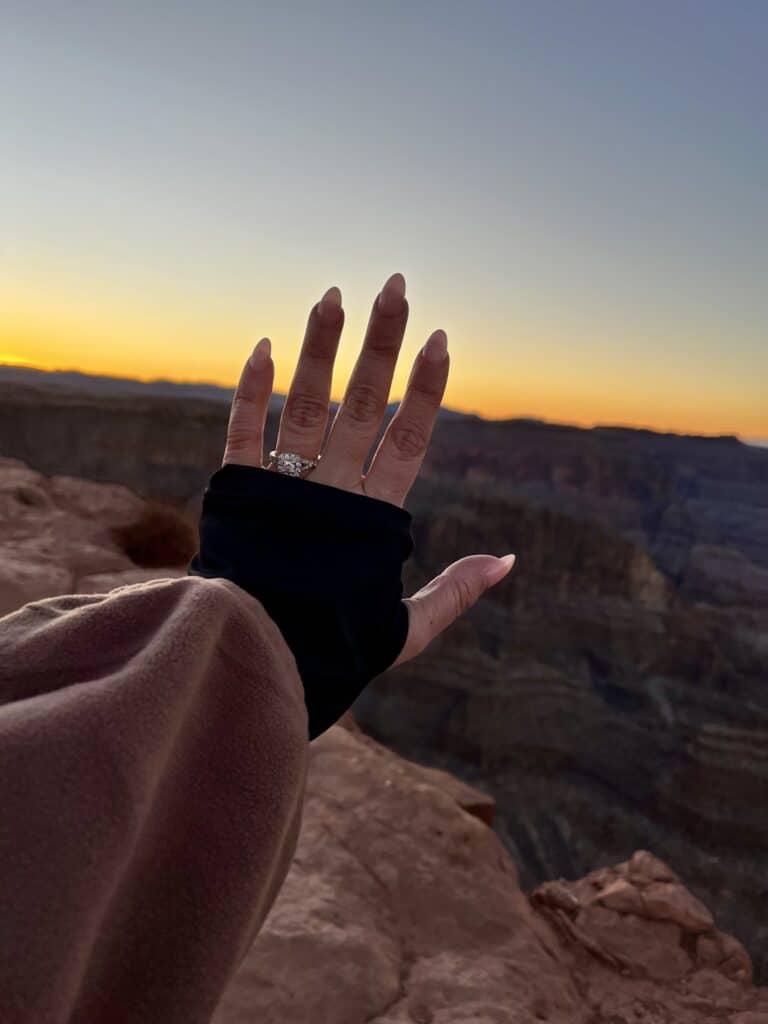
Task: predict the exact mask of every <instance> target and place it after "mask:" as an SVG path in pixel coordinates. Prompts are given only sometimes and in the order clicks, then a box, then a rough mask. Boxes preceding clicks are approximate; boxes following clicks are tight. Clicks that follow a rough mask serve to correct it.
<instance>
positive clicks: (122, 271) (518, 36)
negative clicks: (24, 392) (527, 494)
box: [0, 0, 768, 436]
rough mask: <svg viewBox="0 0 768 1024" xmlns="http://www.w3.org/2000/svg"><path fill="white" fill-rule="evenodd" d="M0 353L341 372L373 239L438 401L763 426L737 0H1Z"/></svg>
mask: <svg viewBox="0 0 768 1024" xmlns="http://www.w3.org/2000/svg"><path fill="white" fill-rule="evenodd" d="M4 10H5V14H4V17H3V21H4V29H5V30H4V32H3V35H2V39H1V40H0V95H1V96H2V99H1V100H0V131H1V132H2V138H3V148H4V150H5V151H6V157H5V158H4V159H3V160H2V162H1V163H0V213H2V218H3V225H4V231H3V239H2V242H0V272H2V281H3V283H2V284H0V359H2V358H3V356H5V357H6V358H7V359H8V361H17V362H18V361H24V362H29V363H31V364H33V365H41V366H54V365H56V366H76V367H78V368H82V369H86V370H88V369H92V370H94V371H97V372H119V373H125V374H132V375H137V376H158V375H165V376H172V377H176V378H177V379H210V380H217V381H221V382H225V381H230V380H233V379H234V378H235V377H236V376H237V373H238V370H239V365H240V363H241V361H242V359H243V358H245V356H246V355H247V354H248V351H249V350H250V346H252V344H253V342H254V341H255V340H257V339H258V337H260V336H261V335H262V334H269V336H270V337H272V339H273V343H274V345H275V357H276V363H277V370H278V376H277V385H278V387H280V386H283V387H284V386H285V385H287V382H288V379H289V376H290V372H291V370H292V366H293V361H294V360H295V355H296V352H297V349H298V344H299V342H300V337H301V329H302V324H303V320H304V318H305V316H306V312H307V309H308V308H309V306H310V305H311V304H312V303H313V302H314V301H316V299H317V298H318V297H319V295H320V294H321V293H322V291H323V290H324V289H325V288H326V287H328V285H330V284H334V283H336V284H338V285H339V286H340V287H341V288H342V291H343V293H344V297H345V306H346V308H347V311H348V328H347V332H345V341H344V343H343V348H342V353H341V354H340V358H339V367H338V373H337V379H336V381H335V391H336V393H337V395H338V392H339V391H340V390H341V389H342V388H343V384H344V380H345V377H346V374H347V373H348V370H349V367H350V366H351V362H352V360H353V357H354V355H355V354H356V346H357V344H358V341H359V336H360V333H361V331H362V328H363V326H364V322H365V319H366V316H367V311H368V308H369V305H370V301H371V299H372V298H373V295H374V294H375V291H376V290H377V289H378V287H379V286H380V284H381V282H382V281H383V280H384V278H385V277H386V276H388V275H389V274H390V273H391V272H392V271H394V270H402V271H403V272H404V273H405V274H406V277H407V280H408V286H409V296H410V299H411V306H412V317H411V325H410V329H409V336H408V342H407V346H406V356H405V357H404V365H403V368H402V370H401V373H400V375H399V376H398V378H396V382H395V385H396V386H395V391H394V394H395V395H396V394H397V393H398V387H399V388H400V389H401V388H402V384H403V382H404V379H405V376H406V373H407V359H408V358H409V357H410V356H411V355H413V354H414V353H415V351H416V350H417V348H418V347H419V345H420V344H421V343H422V342H423V340H424V338H425V337H426V336H427V334H428V333H429V332H430V331H431V330H432V329H433V328H435V327H438V326H439V327H443V328H445V329H446V330H447V331H448V334H449V344H450V347H451V352H452V359H453V364H452V366H453V368H452V376H451V383H450V385H449V390H448V393H447V398H446V401H447V404H450V405H453V406H457V407H459V408H467V409H475V410H477V411H480V412H484V413H487V414H489V415H531V414H533V415H539V416H545V417H548V418H551V419H559V420H569V421H573V422H580V423H591V422H624V423H628V424H635V425H644V426H653V427H657V428H660V429H667V428H669V429H678V430H686V431H700V432H704V433H718V432H736V433H740V434H741V435H742V436H766V435H768V408H767V407H768V403H766V401H765V398H764V392H765V390H766V389H765V383H764V382H765V378H766V371H767V370H768V355H767V354H766V353H767V346H766V325H767V324H768V299H766V294H767V290H766V288H765V281H766V277H767V274H766V272H767V271H768V243H767V242H766V239H767V238H768V200H767V199H766V195H767V194H768V188H767V186H768V124H767V123H766V121H767V118H766V103H765V96H766V95H768V71H767V70H766V68H767V67H768V61H766V54H767V53H768V4H765V3H756V2H753V3H742V2H736V3H728V2H720V3H713V2H699V3H686V2H667V3H653V2H652V3H639V2H633V3H628V2H621V0H618V2H615V3H602V2H601V3H597V2H574V3H554V2H548V0H539V2H535V3H534V2H524V3H505V4H502V3H484V2H479V3H473V4H466V3H462V4H458V3H413V4H404V3H380V4H376V5H374V4H365V3H362V4H338V3H330V4H326V5H323V6H322V7H320V6H319V5H315V4H297V3H291V2H287V3H284V4H281V5H279V6H278V5H268V6H267V5H260V4H255V3H249V4H246V3H239V2H237V3H233V2H224V3H217V4H213V3H210V4H201V3H195V2H187V3H177V2H165V3H152V4H150V3H146V2H143V0H139V2H134V3H132V4H130V5H127V4H124V3H110V2H102V3H93V2H81V3H77V2H75V3H70V4H67V5H66V6H64V5H61V4H50V3H35V4H10V5H8V4H6V5H5V7H4Z"/></svg>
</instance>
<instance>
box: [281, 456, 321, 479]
mask: <svg viewBox="0 0 768 1024" xmlns="http://www.w3.org/2000/svg"><path fill="white" fill-rule="evenodd" d="M269 457H270V459H272V460H273V461H274V462H275V464H276V465H275V468H276V470H277V472H278V473H285V474H286V475H287V476H304V475H305V474H306V473H307V472H308V471H309V470H310V469H314V468H315V466H316V465H317V464H318V462H319V461H320V458H321V457H320V456H319V455H318V456H317V458H316V459H305V458H304V456H303V455H298V454H297V453H296V452H278V451H273V452H270V453H269Z"/></svg>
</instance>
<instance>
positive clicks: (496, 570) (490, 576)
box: [485, 555, 515, 584]
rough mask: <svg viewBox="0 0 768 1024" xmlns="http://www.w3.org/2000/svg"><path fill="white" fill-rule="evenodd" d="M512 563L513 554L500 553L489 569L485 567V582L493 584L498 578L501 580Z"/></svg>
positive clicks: (513, 561)
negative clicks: (499, 556) (500, 555)
mask: <svg viewBox="0 0 768 1024" xmlns="http://www.w3.org/2000/svg"><path fill="white" fill-rule="evenodd" d="M514 564H515V556H514V555H502V557H501V558H497V559H496V564H495V565H492V566H491V568H490V569H486V571H485V580H486V582H487V583H489V584H493V583H498V582H499V580H503V579H504V577H505V576H506V575H507V573H508V572H509V570H510V569H511V568H512V566H513V565H514Z"/></svg>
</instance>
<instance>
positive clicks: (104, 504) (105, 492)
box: [50, 476, 144, 526]
mask: <svg viewBox="0 0 768 1024" xmlns="http://www.w3.org/2000/svg"><path fill="white" fill-rule="evenodd" d="M50 493H51V497H52V498H53V500H54V501H55V502H56V504H57V505H58V506H59V508H62V509H64V510H65V511H67V512H70V513H72V514H73V515H76V516H80V517H82V518H84V519H96V520H98V521H99V523H101V524H102V525H105V526H122V525H124V524H125V523H130V522H132V521H133V520H135V519H137V518H138V517H139V515H140V514H141V512H142V509H143V508H144V502H143V501H142V499H141V498H139V497H137V495H135V494H134V493H133V492H132V491H129V490H128V488H127V487H122V486H121V485H120V484H104V483H94V482H93V481H91V480H81V479H80V478H78V477H71V476H54V477H51V480H50Z"/></svg>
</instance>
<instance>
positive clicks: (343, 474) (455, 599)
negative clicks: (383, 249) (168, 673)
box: [223, 274, 514, 664]
mask: <svg viewBox="0 0 768 1024" xmlns="http://www.w3.org/2000/svg"><path fill="white" fill-rule="evenodd" d="M407 320H408V302H407V300H406V298H405V281H404V279H403V277H402V275H401V274H393V275H392V277H390V278H389V280H388V281H387V282H386V284H385V285H384V287H383V288H382V290H381V292H380V293H379V295H378V296H377V298H376V300H375V301H374V304H373V309H372V310H371V316H370V319H369V322H368V329H367V331H366V334H365V339H364V341H363V346H362V349H361V351H360V355H359V356H358V359H357V362H356V363H355V367H354V369H353V371H352V375H351V377H350V379H349V382H348V384H347V388H346V391H345V394H344V398H343V400H342V402H341V404H340V406H339V408H338V410H337V413H336V416H335V418H334V420H333V423H332V425H331V429H330V432H329V433H328V437H327V440H326V441H325V447H323V440H324V437H325V432H326V427H327V422H328V410H329V406H330V391H331V378H332V374H333V364H334V360H335V357H336V351H337V348H338V344H339V339H340V337H341V330H342V327H343V324H344V312H343V310H342V308H341V293H340V292H339V290H338V288H330V289H329V290H328V291H327V292H326V293H325V295H324V296H323V298H322V300H321V301H320V302H319V303H317V304H316V305H315V306H313V308H312V310H311V311H310V314H309V319H308V322H307V329H306V333H305V336H304V342H303V345H302V349H301V353H300V355H299V361H298V364H297V366H296V370H295V372H294V375H293V380H292V382H291V387H290V389H289V391H288V395H287V396H286V400H285V405H284V406H283V410H282V414H281V417H280V426H279V429H278V436H277V445H276V449H277V451H279V452H286V451H289V452H296V453H297V454H299V455H301V456H303V457H304V458H310V459H313V458H317V457H318V453H320V452H321V448H322V455H321V458H320V461H319V463H318V465H317V466H316V467H315V468H314V469H312V470H311V471H310V472H309V473H308V474H307V476H306V479H308V480H315V481H317V482H319V483H324V484H329V485H331V486H334V487H340V488H342V489H343V490H347V491H353V492H355V493H358V494H364V495H367V496H368V497H371V498H378V499H380V500H383V501H389V502H392V503H393V504H395V505H400V506H402V505H403V504H404V502H405V499H406V497H407V495H408V492H409V491H410V489H411V486H412V485H413V482H414V480H415V479H416V477H417V475H418V473H419V470H420V468H421V464H422V462H423V460H424V455H425V453H426V450H427V445H428V443H429V438H430V436H431V434H432V428H433V426H434V423H435V417H436V416H437V412H438V409H439V408H440V402H441V401H442V397H443V393H444V391H445V386H446V383H447V380H448V368H449V357H448V352H447V339H446V336H445V333H444V332H443V331H440V330H438V331H435V332H434V333H433V334H432V335H430V337H429V339H428V340H427V342H426V344H425V345H424V347H423V348H422V350H421V352H420V353H419V355H418V356H417V357H416V360H415V362H414V364H413V368H412V370H411V374H410V377H409V380H408V386H407V388H406V392H405V395H404V397H403V399H402V401H401V402H400V405H399V407H398V409H397V412H396V414H395V415H394V416H393V417H392V419H391V420H390V422H389V425H388V426H387V429H386V431H385V432H384V435H383V437H382V439H381V441H380V443H379V445H378V447H377V449H376V451H375V453H374V456H373V459H372V460H371V464H370V466H369V469H368V472H367V473H366V474H365V475H363V466H364V464H365V462H366V460H367V458H368V456H369V454H370V451H371V448H372V447H373V444H374V442H375V439H376V436H377V434H378V432H379V429H380V427H381V423H382V420H383V417H384V414H385V410H386V405H387V400H388V397H389V390H390V387H391V385H392V378H393V375H394V371H395V366H396V364H397V358H398V355H399V352H400V346H401V344H402V341H403V336H404V334H405V326H406V323H407ZM270 349H271V346H270V343H269V341H268V340H267V339H266V338H265V339H263V340H262V341H261V342H259V344H258V345H257V346H256V349H255V350H254V352H253V355H252V356H251V357H250V359H249V360H248V362H247V363H246V365H245V367H244V369H243V373H242V376H241V378H240V382H239V384H238V387H237V390H236V392H235V396H234V399H233V402H232V411H231V415H230V420H229V428H228V432H227V444H226V449H225V452H224V460H223V461H224V463H225V464H226V463H228V462H235V463H240V464H241V465H247V466H259V467H264V424H265V421H266V415H267V405H268V401H269V397H270V395H271V394H272V386H273V381H274V365H273V363H272V359H271V352H270ZM264 468H271V466H268V467H264ZM513 561H514V555H507V556H505V557H504V558H496V557H495V556H494V555H470V556H468V557H465V558H462V559H459V561H458V562H454V563H453V564H452V565H450V566H448V568H447V569H445V570H444V571H443V572H442V573H441V574H440V575H439V576H437V577H436V578H435V579H434V580H432V581H431V582H430V583H428V584H427V585H426V586H425V587H423V588H422V589H421V590H419V591H418V592H417V593H416V594H414V595H413V596H412V597H410V598H406V604H407V606H408V612H409V631H408V638H407V640H406V643H405V645H404V647H403V650H402V651H401V653H400V656H399V658H398V659H397V662H395V664H399V663H401V662H403V661H407V660H408V659H409V658H412V657H413V656H414V655H416V654H418V653H419V652H420V651H422V650H423V649H424V648H425V647H426V646H427V644H428V643H429V642H430V641H431V640H432V639H433V638H434V637H435V636H436V635H437V634H438V633H440V632H441V631H442V630H443V629H445V628H446V626H448V625H449V624H450V623H451V622H453V621H454V619H456V618H457V617H458V616H459V615H461V614H462V613H463V612H464V611H466V609H467V608H468V607H470V606H471V605H472V604H474V602H475V601H476V600H477V599H478V598H479V597H480V596H481V595H482V594H483V592H484V591H485V590H486V589H487V588H488V587H489V586H492V585H493V584H494V583H497V582H498V581H499V580H501V579H503V577H504V576H505V575H506V574H507V572H509V570H510V568H511V566H512V563H513Z"/></svg>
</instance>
